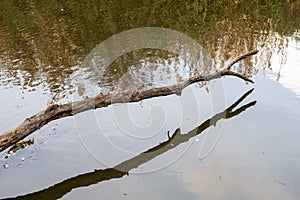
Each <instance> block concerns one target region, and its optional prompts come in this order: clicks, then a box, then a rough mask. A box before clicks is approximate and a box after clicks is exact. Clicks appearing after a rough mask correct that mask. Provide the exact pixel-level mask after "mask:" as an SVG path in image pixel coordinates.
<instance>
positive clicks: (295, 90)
mask: <svg viewBox="0 0 300 200" xmlns="http://www.w3.org/2000/svg"><path fill="white" fill-rule="evenodd" d="M0 11H1V12H0V52H1V53H0V66H1V67H0V95H1V98H0V105H1V109H0V121H1V126H0V132H1V133H3V132H5V131H6V130H9V129H11V128H14V127H15V126H17V125H18V124H20V123H21V122H22V121H23V120H24V119H25V118H27V117H29V116H31V115H33V114H35V113H37V112H39V111H40V110H41V109H43V108H44V107H45V105H46V104H47V101H48V99H49V98H53V99H54V100H55V102H57V103H65V102H70V101H73V100H78V99H83V98H86V97H88V96H93V95H95V94H97V93H98V92H99V91H101V92H104V93H109V92H112V91H113V90H116V89H121V90H123V89H126V88H131V89H134V90H139V89H146V88H152V87H158V86H165V85H171V84H174V83H176V82H178V81H180V80H183V79H185V78H187V77H190V76H192V75H196V74H205V73H206V74H207V73H210V72H214V71H215V70H218V69H219V68H220V67H222V66H224V64H226V62H228V60H229V59H230V58H233V57H235V56H237V55H240V54H242V53H245V52H247V51H250V50H253V49H258V50H259V53H258V54H257V55H255V56H253V57H251V58H248V59H245V60H243V61H241V62H239V63H238V64H236V65H235V66H234V67H233V70H234V71H238V72H240V73H243V74H245V75H247V76H248V77H250V78H252V79H253V80H254V81H255V83H254V84H246V83H245V82H244V81H242V80H240V79H238V78H236V77H225V78H220V79H218V80H215V81H210V82H206V83H201V84H193V85H191V86H189V87H188V88H186V89H185V90H184V91H183V93H182V95H181V96H176V95H171V96H167V97H160V98H153V99H148V100H143V101H142V102H137V103H131V104H116V105H112V106H109V107H107V108H103V109H97V110H95V111H87V112H84V113H81V114H78V115H76V116H75V117H67V118H64V119H60V120H56V121H53V122H51V123H49V124H47V125H46V126H44V127H43V128H41V129H40V130H38V131H36V132H35V133H33V134H32V135H30V136H28V138H34V139H35V143H34V145H32V146H29V147H28V148H26V149H24V150H21V151H19V152H18V153H17V154H15V155H13V156H11V157H9V158H8V159H5V158H4V157H5V154H6V151H4V152H2V153H0V163H1V165H2V166H1V168H0V198H1V199H5V198H10V197H11V198H12V197H17V196H20V197H19V198H20V199H21V198H23V199H57V198H62V199H82V198H86V199H98V198H99V197H100V198H103V199H104V198H107V199H121V198H130V199H140V198H143V199H171V198H172V199H299V198H300V192H299V188H300V181H299V180H300V170H299V169H300V147H299V145H298V141H299V139H300V136H299V134H298V131H297V130H298V127H297V125H298V123H299V118H300V99H299V97H300V82H299V79H298V77H299V72H300V68H299V66H300V58H299V55H300V27H299V24H300V15H299V13H300V8H299V3H298V2H297V1H289V3H288V4H287V3H285V2H280V1H275V2H272V3H270V2H268V1H252V2H250V3H249V2H246V1H245V2H244V1H228V2H227V1H212V2H211V3H201V2H198V1H195V2H192V3H190V2H189V3H180V4H179V3H177V2H173V1H164V2H161V1H151V2H150V1H149V2H148V1H144V2H143V3H137V2H136V1H126V2H124V1H120V2H118V1H115V2H98V1H89V2H82V3H78V2H73V1H68V2H67V3H62V2H59V1H46V0H43V1H39V2H32V1H24V2H18V1H6V0H2V1H1V3H0ZM143 27H157V28H165V29H170V30H174V31H177V32H179V33H181V34H185V35H186V36H187V37H190V38H191V39H193V40H195V41H196V42H197V43H198V44H199V45H200V47H201V48H196V49H194V50H192V48H190V49H189V50H190V51H189V53H188V54H185V55H184V56H182V55H179V54H177V53H176V52H171V51H165V50H161V49H153V48H144V49H139V50H134V51H131V52H128V53H125V54H123V55H121V56H120V57H119V58H117V59H115V60H114V61H113V63H111V64H110V65H109V66H108V67H106V68H101V64H100V65H96V67H97V70H95V68H94V67H91V66H90V65H87V64H86V61H87V59H89V58H87V56H88V55H89V53H90V52H92V50H93V49H94V48H95V47H97V45H99V44H100V43H101V42H103V41H105V40H106V39H109V38H110V37H111V36H113V35H115V34H120V33H122V32H124V31H128V30H132V29H136V28H143ZM165 37H166V38H168V37H170V36H168V37H167V36H165ZM126 42H127V41H124V43H126ZM177 44H180V43H179V42H178V43H177ZM184 48H185V47H184V46H181V49H184ZM179 49H180V48H179ZM94 50H95V49H94ZM183 52H184V51H183ZM96 61H97V60H96ZM98 61H99V60H98ZM99 70H101V73H99ZM252 88H254V91H253V92H252V93H251V94H249V95H248V96H247V97H245V99H243V101H242V102H240V103H239V104H238V105H237V106H236V107H235V109H234V110H238V112H236V113H235V114H234V115H232V116H231V118H228V119H222V118H220V119H219V118H218V121H217V123H216V124H215V125H214V123H212V121H210V123H208V125H207V124H206V123H205V122H206V121H205V120H207V119H210V118H213V119H216V118H217V116H220V115H217V114H218V113H222V112H223V111H225V110H226V109H227V108H228V107H229V106H230V105H232V104H233V103H234V102H236V101H237V100H238V99H239V98H240V97H241V96H243V95H244V94H245V93H246V92H247V91H249V90H250V89H252ZM243 106H244V107H243ZM239 108H241V109H240V110H239ZM234 110H233V111H234ZM222 116H223V117H224V118H225V115H222ZM228 116H230V115H227V117H228ZM197 127H198V129H197V130H196V129H195V128H197ZM178 128H180V130H181V132H180V133H178V132H176V130H177V129H178ZM178 134H179V135H180V134H182V135H181V136H180V137H175V136H176V135H178ZM172 135H173V137H172ZM28 138H27V139H28ZM6 163H8V165H7V166H8V167H7V168H6V167H4V166H5V165H6ZM24 195H25V196H24ZM21 196H23V197H21Z"/></svg>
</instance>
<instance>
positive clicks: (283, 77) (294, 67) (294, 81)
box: [272, 38, 300, 97]
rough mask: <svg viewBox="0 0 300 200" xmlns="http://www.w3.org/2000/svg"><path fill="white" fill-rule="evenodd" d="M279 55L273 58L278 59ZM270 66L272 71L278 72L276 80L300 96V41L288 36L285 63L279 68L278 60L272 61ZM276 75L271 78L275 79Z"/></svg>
mask: <svg viewBox="0 0 300 200" xmlns="http://www.w3.org/2000/svg"><path fill="white" fill-rule="evenodd" d="M278 57H279V55H277V57H275V58H273V59H274V60H279V58H278ZM272 67H273V69H274V71H273V72H274V73H276V74H277V73H278V72H280V77H279V79H278V82H279V83H281V84H282V85H283V86H284V87H285V88H288V89H289V90H292V91H293V92H294V93H296V94H297V97H300V79H299V77H300V43H299V41H298V42H297V41H296V40H295V39H294V38H289V45H288V47H287V59H286V63H285V64H283V65H282V67H281V69H280V63H279V62H273V63H272ZM276 78H277V76H276V77H272V79H274V80H276Z"/></svg>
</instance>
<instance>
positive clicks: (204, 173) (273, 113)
mask: <svg viewBox="0 0 300 200" xmlns="http://www.w3.org/2000/svg"><path fill="white" fill-rule="evenodd" d="M297 52H298V55H299V50H296V46H295V43H292V42H291V46H289V48H288V56H287V62H286V64H285V65H284V66H283V67H282V70H281V73H282V74H281V77H280V79H279V82H275V81H273V80H276V78H277V76H276V73H274V74H275V75H274V76H272V77H271V79H272V80H270V79H268V78H266V77H263V76H262V75H261V73H259V74H258V75H257V76H255V77H254V81H255V84H253V85H250V87H254V88H255V90H254V93H253V94H252V95H251V97H250V98H248V100H246V101H249V100H251V99H253V100H257V101H258V102H257V105H256V106H255V107H254V108H251V109H249V110H248V111H246V112H244V113H242V114H241V115H239V116H238V117H235V118H233V119H230V120H226V121H225V126H224V129H223V132H222V136H221V139H220V141H219V142H218V144H217V145H216V147H215V148H214V150H213V152H212V153H211V154H210V155H209V156H208V157H207V158H206V159H204V160H201V161H200V160H197V158H196V155H198V154H199V149H200V147H199V146H200V143H199V144H198V145H197V144H196V143H194V144H193V146H192V148H191V150H190V151H188V152H187V153H186V154H185V155H184V157H182V158H181V161H180V162H179V163H178V165H177V166H172V167H173V168H174V169H175V170H176V171H177V172H178V173H179V172H180V173H182V176H179V177H178V179H179V180H180V181H181V182H182V183H183V184H184V185H185V187H186V189H187V190H188V191H190V192H192V193H194V194H197V195H198V197H199V199H209V200H214V199H251V200H252V199H278V200H279V199H289V200H293V199H299V197H300V193H299V191H298V188H300V181H299V180H300V171H299V169H300V146H299V139H300V135H299V131H298V123H299V118H300V104H299V99H298V98H295V93H296V94H297V96H298V97H299V95H300V93H299V85H300V84H299V83H300V82H299V80H297V79H296V77H297V76H298V74H299V73H297V70H298V72H300V71H299V69H297V67H299V65H298V66H297V63H298V64H299V57H297ZM272 67H273V69H275V70H274V71H275V72H276V68H275V67H274V66H273V65H272ZM223 83H224V88H225V93H226V98H227V100H228V101H232V99H234V98H235V97H237V96H239V95H240V93H241V90H245V89H246V88H247V87H248V86H246V85H243V84H240V80H238V79H236V78H233V77H230V78H229V77H228V78H225V79H223ZM202 137H203V136H201V135H200V137H199V141H201V140H202Z"/></svg>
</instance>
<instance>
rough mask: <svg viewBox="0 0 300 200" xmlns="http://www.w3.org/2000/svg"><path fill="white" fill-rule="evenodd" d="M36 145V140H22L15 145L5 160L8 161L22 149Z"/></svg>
mask: <svg viewBox="0 0 300 200" xmlns="http://www.w3.org/2000/svg"><path fill="white" fill-rule="evenodd" d="M33 143H34V139H33V138H31V139H29V140H22V141H19V142H17V143H16V144H14V145H13V146H12V147H11V148H10V149H9V150H8V152H7V154H6V156H5V158H6V159H7V158H8V157H10V156H11V155H13V154H14V153H16V152H17V151H19V150H20V149H24V148H25V147H26V146H28V145H31V144H33Z"/></svg>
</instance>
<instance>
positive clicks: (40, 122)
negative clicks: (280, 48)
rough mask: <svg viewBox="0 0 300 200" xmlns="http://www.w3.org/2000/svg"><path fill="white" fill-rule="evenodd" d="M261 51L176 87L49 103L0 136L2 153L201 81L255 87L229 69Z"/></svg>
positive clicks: (242, 56)
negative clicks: (90, 113)
mask: <svg viewBox="0 0 300 200" xmlns="http://www.w3.org/2000/svg"><path fill="white" fill-rule="evenodd" d="M257 52H258V51H257V50H255V51H251V52H248V53H246V54H243V55H241V56H239V57H237V58H235V59H234V60H233V61H231V62H230V63H228V64H227V65H226V66H225V67H224V68H222V69H221V70H220V71H219V72H216V73H212V74H209V75H198V76H193V77H190V78H188V79H186V80H183V81H182V82H179V83H177V84H174V85H170V86H165V87H159V88H151V89H147V90H141V91H122V92H114V93H111V94H105V95H104V94H102V93H99V94H97V95H96V96H95V97H92V98H89V99H84V100H81V101H76V102H71V103H67V104H62V105H58V104H53V102H52V101H48V104H47V106H46V107H45V108H44V109H43V110H42V111H40V112H39V113H37V114H35V115H33V116H31V117H29V118H27V119H25V121H24V122H23V123H22V124H20V125H19V126H17V127H15V128H14V129H11V130H8V131H6V132H4V133H2V134H1V135H0V152H1V151H3V150H4V149H6V148H8V147H9V146H11V145H13V144H14V143H16V142H18V141H19V140H21V139H23V138H25V137H26V136H28V135H30V134H31V133H33V132H34V131H36V130H38V129H40V128H41V127H43V126H44V125H46V124H47V123H49V122H51V121H53V120H56V119H60V118H63V117H67V116H73V115H75V114H77V113H81V112H84V111H87V110H91V109H96V108H102V107H106V106H108V105H111V104H114V103H128V102H138V101H141V100H143V99H148V98H152V97H159V96H166V95H171V94H176V95H180V94H181V92H182V90H183V89H184V88H185V87H187V86H188V85H190V84H193V83H196V82H200V81H209V80H213V79H217V78H220V77H221V76H227V75H230V76H236V77H238V78H241V79H243V80H245V81H248V82H251V83H253V81H252V80H251V79H249V78H248V77H246V76H244V75H242V74H239V73H236V72H232V71H230V68H231V67H232V66H233V65H234V64H235V63H236V62H238V61H240V60H242V59H245V58H247V57H249V56H251V55H254V54H256V53H257Z"/></svg>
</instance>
